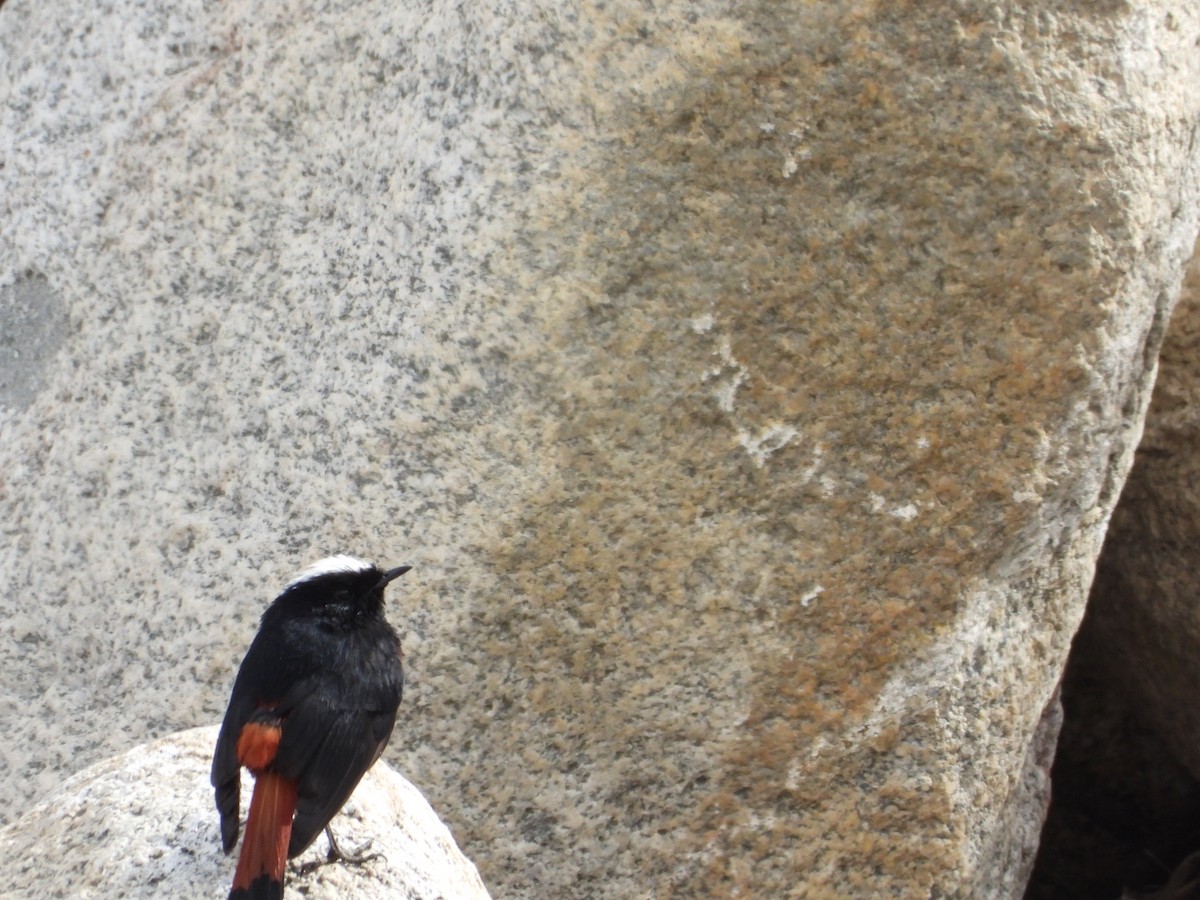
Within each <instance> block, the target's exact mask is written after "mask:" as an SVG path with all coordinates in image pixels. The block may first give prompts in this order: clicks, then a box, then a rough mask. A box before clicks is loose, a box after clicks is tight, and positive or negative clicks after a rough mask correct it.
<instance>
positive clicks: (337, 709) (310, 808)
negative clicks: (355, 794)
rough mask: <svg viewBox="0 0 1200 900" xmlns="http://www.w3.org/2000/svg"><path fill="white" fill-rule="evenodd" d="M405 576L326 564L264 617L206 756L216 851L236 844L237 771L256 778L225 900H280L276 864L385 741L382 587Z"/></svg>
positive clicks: (393, 705) (395, 690)
mask: <svg viewBox="0 0 1200 900" xmlns="http://www.w3.org/2000/svg"><path fill="white" fill-rule="evenodd" d="M410 568H411V566H400V567H399V568H396V569H388V570H386V571H384V570H382V569H380V568H378V567H377V566H375V565H373V564H372V563H368V562H364V561H363V560H361V559H356V558H355V557H352V556H331V557H329V558H328V559H323V560H321V561H320V562H318V563H316V564H314V565H312V566H310V567H309V568H307V569H305V570H304V571H303V572H301V573H300V574H299V575H298V576H296V578H295V579H294V580H293V581H292V582H291V583H289V584H288V585H287V586H286V587H285V588H284V589H283V593H281V594H280V595H279V596H278V597H277V598H276V599H275V601H274V602H273V603H272V604H271V605H270V606H269V607H267V611H266V612H264V613H263V616H262V621H261V623H260V624H259V628H258V634H257V635H256V636H255V638H254V641H253V643H251V644H250V649H249V650H248V651H246V658H245V659H243V660H242V665H241V668H239V669H238V674H237V679H236V680H235V681H234V683H233V692H232V693H231V694H230V697H229V708H228V709H227V710H226V712H225V721H224V722H223V723H222V725H221V735H220V737H219V738H217V749H216V752H215V753H214V754H213V764H212V784H213V787H214V788H215V789H216V800H217V811H218V812H219V813H220V814H221V843H222V846H223V847H224V850H225V852H226V853H229V852H230V851H231V850H232V849H233V846H234V844H236V843H237V838H238V812H239V810H238V803H239V793H240V783H241V768H242V766H245V767H246V768H247V769H249V770H250V771H251V773H252V774H253V775H254V779H255V781H254V794H253V795H252V797H251V799H250V815H249V818H248V819H247V820H246V839H245V841H244V842H243V844H242V853H241V856H240V857H239V858H238V865H237V872H236V874H235V875H234V879H233V889H232V890H231V891H230V892H229V897H230V900H235V898H236V900H250V898H264V900H265V898H275V900H279V898H282V896H283V873H284V864H285V862H286V860H287V859H290V858H292V857H293V856H296V855H297V854H299V853H302V852H303V851H304V850H305V849H306V848H307V847H308V845H309V844H311V843H312V842H313V840H314V839H315V838H316V836H317V834H318V833H319V832H320V831H321V830H322V829H326V830H327V831H328V828H327V826H328V824H329V820H330V819H332V818H333V816H334V815H335V814H336V813H337V811H338V810H339V809H341V808H342V805H343V804H344V803H345V802H346V800H347V799H348V798H349V797H350V794H351V792H352V791H353V790H354V788H355V786H357V784H358V782H359V780H360V779H361V778H362V777H363V775H364V774H365V773H366V771H367V769H369V768H371V766H372V765H373V764H374V763H375V760H377V759H379V755H380V754H381V753H382V752H383V748H384V747H385V746H386V745H387V742H388V738H390V737H391V735H392V726H393V725H395V723H396V710H397V709H398V708H399V706H400V696H401V692H402V689H403V686H404V671H403V669H402V668H401V664H400V639H399V637H397V635H396V632H395V631H394V630H393V629H392V626H391V625H389V624H388V623H387V620H386V619H385V618H384V616H383V590H384V588H385V587H386V586H387V584H388V582H390V581H392V579H394V578H397V577H399V576H401V575H403V574H404V573H405V572H407V571H408V570H409V569H410ZM329 837H330V842H331V850H332V851H333V852H334V853H336V854H338V855H343V856H344V854H341V852H340V850H338V848H337V845H336V844H334V843H333V835H332V834H329Z"/></svg>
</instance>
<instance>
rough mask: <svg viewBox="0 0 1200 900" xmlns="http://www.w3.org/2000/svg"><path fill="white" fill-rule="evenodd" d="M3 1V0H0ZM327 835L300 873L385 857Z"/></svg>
mask: <svg viewBox="0 0 1200 900" xmlns="http://www.w3.org/2000/svg"><path fill="white" fill-rule="evenodd" d="M0 2H3V0H0ZM325 837H326V838H328V840H329V852H328V853H326V854H325V858H324V859H315V860H311V861H309V862H306V863H304V864H303V865H301V866H300V869H299V874H300V875H307V874H308V873H309V872H315V871H316V870H317V869H320V868H322V867H324V866H327V865H329V864H330V863H335V862H340V863H345V864H346V865H350V866H361V865H362V864H363V863H365V862H370V861H371V860H373V859H383V854H382V853H367V851H368V850H370V849H371V842H370V841H367V842H366V843H365V844H360V845H359V846H357V847H355V848H354V849H353V850H349V851H348V850H343V849H342V848H341V846H340V845H339V844H338V842H337V838H335V837H334V836H333V830H332V829H331V828H330V827H329V826H328V825H326V826H325Z"/></svg>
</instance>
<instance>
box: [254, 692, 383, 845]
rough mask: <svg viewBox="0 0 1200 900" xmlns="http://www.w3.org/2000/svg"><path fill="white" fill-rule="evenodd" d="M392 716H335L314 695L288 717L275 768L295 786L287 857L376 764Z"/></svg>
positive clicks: (324, 698) (326, 701) (324, 697)
mask: <svg viewBox="0 0 1200 900" xmlns="http://www.w3.org/2000/svg"><path fill="white" fill-rule="evenodd" d="M395 722H396V713H395V711H394V710H393V711H391V712H386V713H385V712H370V711H367V710H364V709H355V710H344V709H342V710H339V709H337V708H336V707H335V705H334V704H333V703H331V702H330V698H329V696H328V694H326V693H325V692H323V691H316V692H314V693H312V694H310V695H309V696H308V697H306V698H305V699H304V700H302V701H301V702H300V703H298V704H297V705H296V706H295V707H294V708H293V709H292V710H291V711H290V713H289V714H288V717H287V723H286V725H285V726H284V732H283V740H282V741H281V742H280V745H279V751H278V753H277V754H276V757H275V764H274V765H275V768H276V770H277V771H279V772H280V773H282V774H284V775H286V776H288V777H293V778H295V779H296V780H297V782H298V795H297V799H296V816H295V819H294V820H293V822H292V836H291V841H290V843H289V845H288V856H289V857H292V856H295V855H297V854H298V853H301V852H302V851H303V850H304V849H305V848H306V847H308V845H309V844H311V843H312V842H313V840H314V839H315V838H316V836H317V835H318V834H320V832H321V830H322V829H323V828H324V827H325V826H326V825H328V824H329V820H330V819H332V818H333V817H334V816H335V815H336V814H337V812H338V810H340V809H341V808H342V805H343V804H344V803H345V802H346V800H347V799H349V797H350V794H351V793H352V792H353V791H354V788H355V787H356V786H357V785H358V782H359V780H360V779H361V778H362V777H363V775H364V774H365V773H366V771H367V769H369V768H370V767H371V765H372V764H373V763H374V762H375V760H376V759H378V758H379V754H380V753H382V752H383V748H384V745H385V744H387V741H388V738H389V737H390V736H391V733H392V726H393V725H394V724H395Z"/></svg>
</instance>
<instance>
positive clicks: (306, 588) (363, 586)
mask: <svg viewBox="0 0 1200 900" xmlns="http://www.w3.org/2000/svg"><path fill="white" fill-rule="evenodd" d="M411 568H412V566H397V567H396V568H394V569H381V568H379V567H378V566H377V565H375V564H374V563H369V562H366V561H365V560H362V559H358V558H357V557H354V556H345V555H339V556H330V557H326V558H325V559H322V560H319V561H318V562H315V563H313V564H312V565H311V566H309V567H308V568H307V569H305V570H304V571H302V572H300V574H298V575H297V576H296V577H295V578H293V579H292V580H291V581H290V582H288V584H287V586H286V587H285V588H284V589H283V593H281V594H280V595H279V598H278V600H277V601H276V602H277V603H279V604H281V605H284V604H286V605H287V606H288V607H291V608H292V609H295V608H297V607H308V608H311V609H314V610H316V609H322V608H326V607H328V608H333V609H344V610H361V611H363V612H378V611H379V610H380V609H382V607H383V589H384V588H385V587H387V585H388V582H390V581H392V580H393V579H396V578H399V577H400V576H401V575H403V574H404V573H405V572H407V571H408V570H409V569H411Z"/></svg>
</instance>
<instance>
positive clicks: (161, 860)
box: [0, 727, 488, 900]
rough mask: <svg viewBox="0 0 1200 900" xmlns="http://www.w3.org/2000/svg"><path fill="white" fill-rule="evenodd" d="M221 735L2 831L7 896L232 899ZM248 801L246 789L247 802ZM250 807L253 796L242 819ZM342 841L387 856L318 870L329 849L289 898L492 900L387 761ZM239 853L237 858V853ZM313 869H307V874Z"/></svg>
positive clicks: (155, 749)
mask: <svg viewBox="0 0 1200 900" xmlns="http://www.w3.org/2000/svg"><path fill="white" fill-rule="evenodd" d="M216 740H217V728H216V727H207V728H196V729H192V730H191V731H185V732H182V733H179V734H174V735H171V736H170V737H166V738H162V739H161V740H158V741H155V742H153V743H151V744H147V745H144V746H141V747H137V748H136V749H134V750H131V751H129V752H128V753H124V754H122V755H120V756H117V757H115V758H113V759H109V760H106V761H104V762H102V763H98V764H97V765H94V766H92V767H90V768H88V769H86V770H85V771H83V772H81V773H79V774H78V775H76V776H74V777H72V778H70V779H68V780H67V781H66V782H65V783H64V784H63V785H61V786H60V787H59V788H58V790H56V791H55V792H54V793H53V794H52V795H51V796H50V797H49V798H48V799H46V800H44V801H43V802H41V803H39V804H37V805H36V806H34V807H33V808H32V809H30V810H29V811H28V812H26V813H25V815H24V816H22V817H21V818H20V819H18V820H17V821H16V822H14V823H12V824H10V825H8V826H6V827H4V828H0V853H3V854H4V859H5V860H6V862H5V866H4V874H3V875H2V876H0V892H2V893H3V895H4V896H6V897H142V896H148V895H152V896H156V897H224V896H225V895H226V894H227V893H228V892H229V885H230V884H231V883H232V881H233V871H234V868H235V867H236V863H237V857H236V855H233V856H225V854H223V853H222V852H221V835H220V832H219V829H218V827H217V822H216V819H215V818H214V811H213V806H212V788H211V787H210V786H209V784H208V769H209V764H210V763H211V761H212V748H213V744H214V743H216ZM246 793H247V794H248V793H249V792H248V791H247V792H246ZM248 802H249V800H248V797H246V798H243V804H242V809H243V814H244V812H245V808H246V805H247V803H248ZM332 826H333V829H334V833H335V834H336V835H337V838H338V843H339V844H341V845H342V846H343V847H350V848H353V847H358V846H361V845H362V844H364V843H365V842H366V841H367V840H370V841H371V846H370V852H373V853H379V854H381V858H380V859H374V860H370V861H368V862H366V863H363V864H362V865H359V866H349V865H341V864H334V865H325V866H320V867H318V868H315V869H312V866H311V864H313V863H319V862H321V861H323V860H324V859H325V853H326V848H327V843H326V840H325V838H324V837H318V839H317V841H316V843H315V844H314V845H313V846H312V847H310V848H309V849H308V850H306V851H305V852H304V853H303V854H301V855H300V856H299V857H297V858H296V859H295V860H294V861H293V863H292V867H291V870H290V871H289V873H288V875H287V893H288V894H293V892H295V893H297V894H300V895H303V896H305V897H310V898H314V900H320V898H336V897H363V898H368V900H370V898H377V897H378V898H385V897H386V898H394V900H431V898H435V897H444V898H463V900H470V898H475V900H486V898H487V897H488V892H487V890H486V889H485V888H484V886H483V882H482V881H481V880H480V878H479V873H478V872H476V871H475V867H474V866H473V865H471V862H470V861H469V860H468V859H467V858H466V857H464V856H463V855H462V853H461V852H460V851H459V849H458V847H457V846H455V844H454V839H453V838H452V837H451V836H450V832H449V830H447V828H446V826H445V825H443V824H442V823H441V822H440V821H439V820H438V818H437V816H436V815H435V814H434V812H433V810H432V809H430V807H429V804H428V803H427V802H426V801H425V798H424V797H422V796H421V794H420V792H419V791H417V789H416V788H414V787H413V786H412V785H411V784H409V783H408V782H407V781H405V780H404V779H403V778H401V777H400V776H399V775H397V774H396V773H395V772H394V771H393V770H392V769H391V768H390V767H389V766H388V765H387V764H386V763H381V764H378V765H376V766H375V767H374V768H373V769H371V771H370V772H368V773H367V775H366V776H365V777H364V778H363V780H362V782H361V783H360V784H359V786H358V789H357V790H356V791H355V792H354V794H353V796H352V797H351V798H350V800H349V802H348V803H347V804H346V806H345V808H344V809H343V811H342V813H341V814H340V815H338V816H337V817H336V818H334V820H333V823H332ZM235 854H236V851H235ZM306 867H307V868H310V869H312V870H311V871H302V869H303V868H306Z"/></svg>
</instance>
